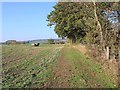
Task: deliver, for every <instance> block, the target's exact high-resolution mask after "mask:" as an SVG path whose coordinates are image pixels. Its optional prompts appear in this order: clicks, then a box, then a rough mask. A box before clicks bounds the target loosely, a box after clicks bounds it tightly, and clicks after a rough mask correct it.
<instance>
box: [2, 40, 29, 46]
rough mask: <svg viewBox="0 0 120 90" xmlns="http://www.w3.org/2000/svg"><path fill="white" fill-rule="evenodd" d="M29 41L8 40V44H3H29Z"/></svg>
mask: <svg viewBox="0 0 120 90" xmlns="http://www.w3.org/2000/svg"><path fill="white" fill-rule="evenodd" d="M28 43H29V41H16V40H7V41H6V42H3V43H1V44H7V45H10V44H12V45H13V44H28Z"/></svg>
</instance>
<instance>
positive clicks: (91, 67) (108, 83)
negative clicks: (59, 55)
mask: <svg viewBox="0 0 120 90" xmlns="http://www.w3.org/2000/svg"><path fill="white" fill-rule="evenodd" d="M65 56H66V58H67V60H68V61H69V63H70V64H71V67H72V72H73V74H72V76H71V78H70V80H71V86H72V87H88V88H90V87H104V88H114V87H116V85H115V83H114V81H112V80H111V78H110V77H109V76H106V75H105V72H104V71H103V70H102V68H101V66H100V65H99V64H96V63H94V62H93V61H92V60H91V59H87V58H86V57H85V56H84V55H83V54H82V53H81V52H80V51H78V50H77V49H74V48H72V47H69V46H66V54H65Z"/></svg>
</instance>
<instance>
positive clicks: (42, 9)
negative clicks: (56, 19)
mask: <svg viewBox="0 0 120 90" xmlns="http://www.w3.org/2000/svg"><path fill="white" fill-rule="evenodd" d="M55 4H56V2H4V3H2V41H6V40H18V41H19V40H20V41H23V40H34V39H47V38H48V39H49V38H58V37H57V35H56V34H55V32H54V28H50V27H48V26H47V21H46V19H47V15H48V14H49V13H50V12H51V11H52V10H53V6H54V5H55Z"/></svg>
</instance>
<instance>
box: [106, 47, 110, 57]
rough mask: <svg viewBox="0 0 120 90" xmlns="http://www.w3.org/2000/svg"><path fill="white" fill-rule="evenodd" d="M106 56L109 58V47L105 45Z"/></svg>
mask: <svg viewBox="0 0 120 90" xmlns="http://www.w3.org/2000/svg"><path fill="white" fill-rule="evenodd" d="M106 58H107V59H110V53H109V47H108V46H107V47H106Z"/></svg>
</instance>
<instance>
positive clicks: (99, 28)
mask: <svg viewBox="0 0 120 90" xmlns="http://www.w3.org/2000/svg"><path fill="white" fill-rule="evenodd" d="M93 4H94V15H95V19H96V22H97V27H98V28H96V29H98V30H99V32H100V45H101V48H102V49H103V50H105V45H104V42H103V32H102V27H101V24H100V22H99V20H98V15H97V10H96V3H95V1H93Z"/></svg>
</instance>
